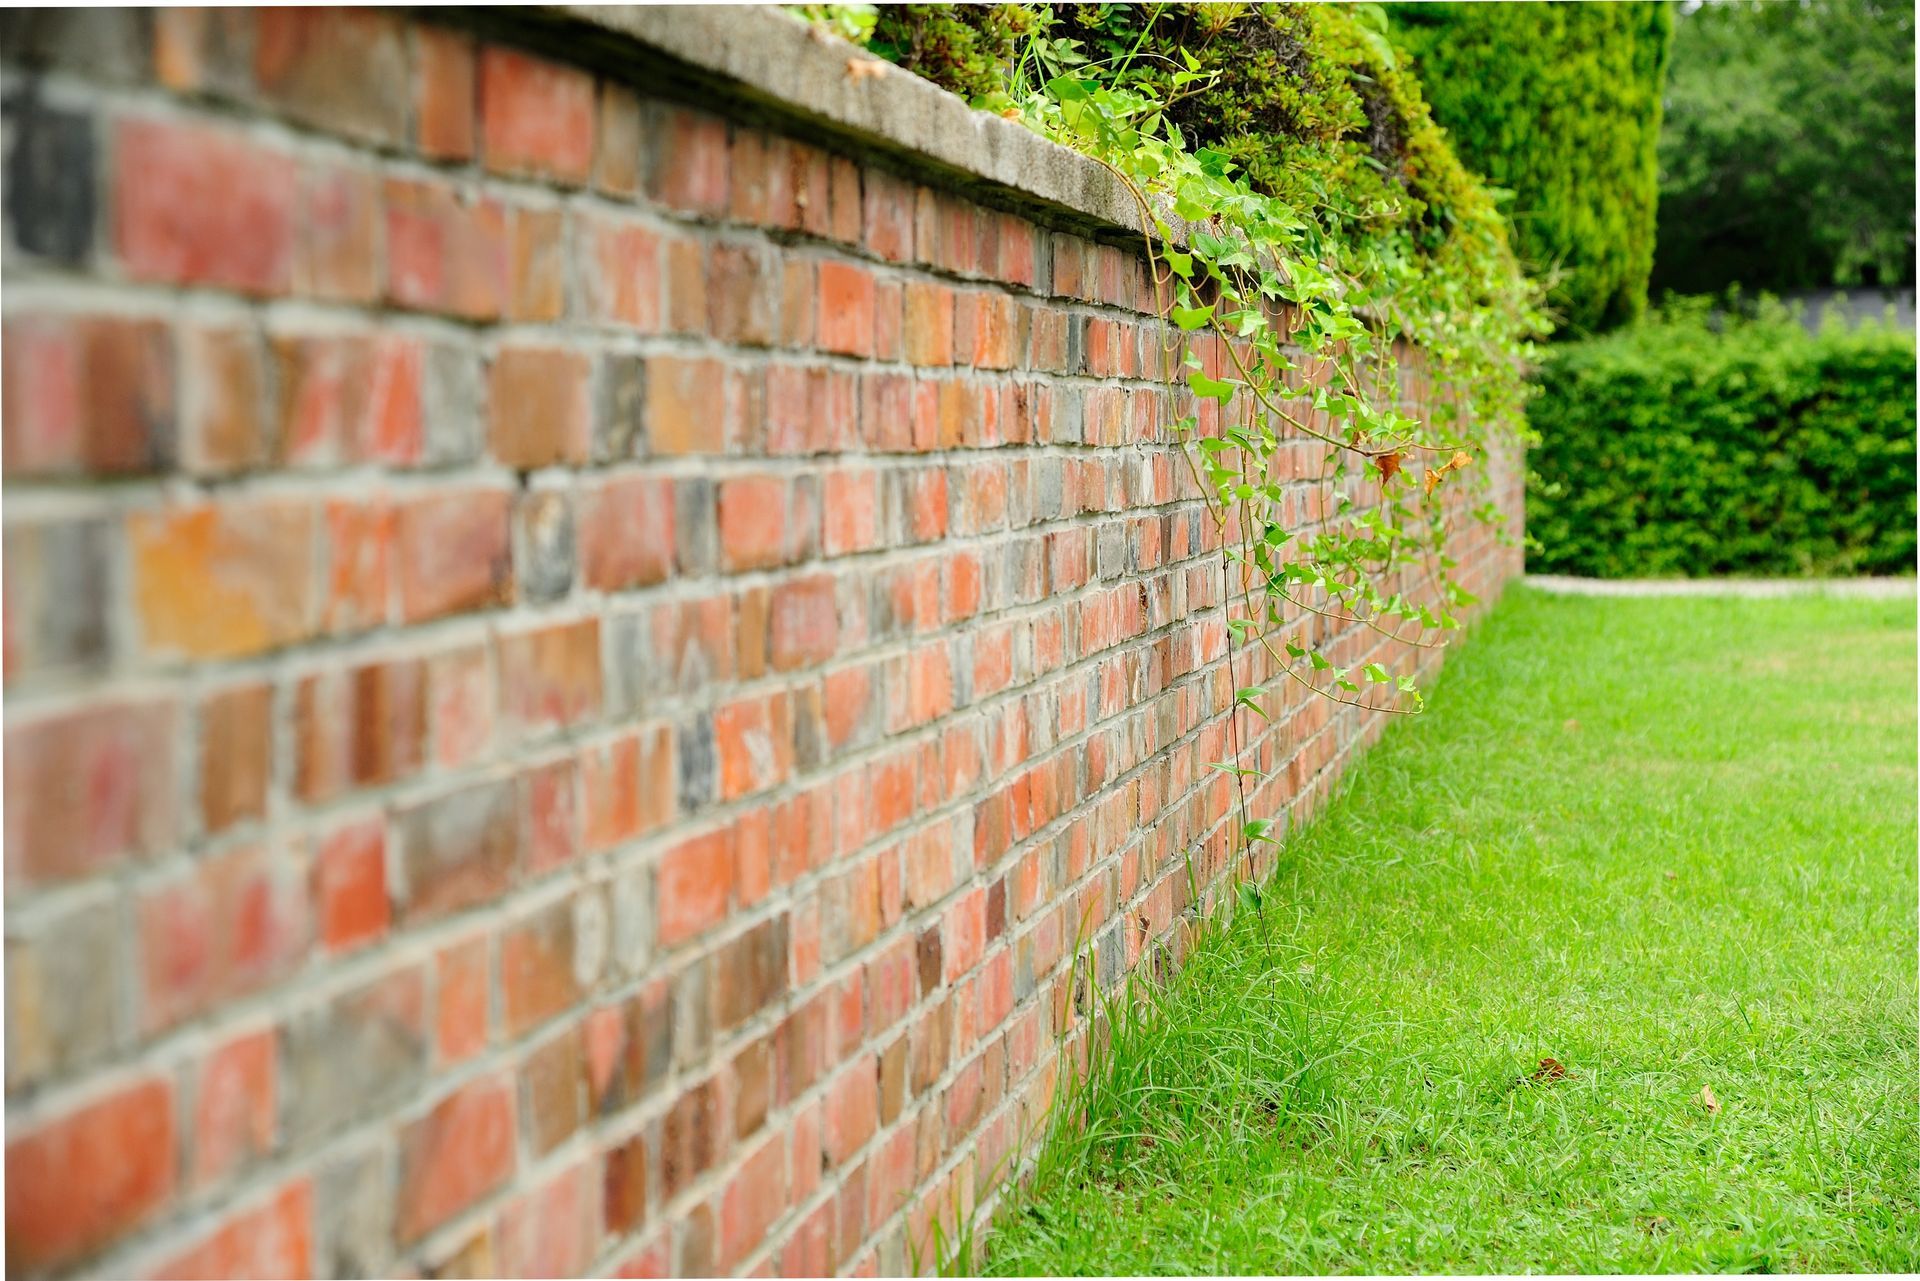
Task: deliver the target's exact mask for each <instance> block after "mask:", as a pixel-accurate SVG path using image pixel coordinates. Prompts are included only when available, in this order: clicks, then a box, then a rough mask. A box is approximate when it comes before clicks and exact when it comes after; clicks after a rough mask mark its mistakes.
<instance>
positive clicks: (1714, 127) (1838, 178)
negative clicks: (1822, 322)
mask: <svg viewBox="0 0 1920 1281" xmlns="http://www.w3.org/2000/svg"><path fill="white" fill-rule="evenodd" d="M1913 35H1914V33H1913V6H1912V4H1911V3H1909V2H1908V0H1899V2H1898V3H1883V2H1882V0H1798V2H1797V3H1754V2H1753V0H1723V2H1721V3H1713V4H1706V5H1701V6H1699V7H1698V8H1696V9H1693V10H1691V11H1683V12H1682V13H1681V15H1680V17H1679V20H1678V24H1677V28H1676V31H1675V36H1674V49H1673V67H1672V72H1671V75H1670V77H1669V80H1668V86H1667V105H1666V125H1665V128H1664V130H1663V132H1662V134H1661V137H1660V172H1661V180H1660V231H1659V244H1658V248H1657V250H1656V254H1655V260H1654V287H1655V288H1656V289H1672V290H1675V291H1677V292H1683V293H1702V292H1711V291H1715V290H1719V289H1721V288H1723V287H1725V286H1726V285H1728V284H1732V283H1735V282H1737V283H1739V284H1742V285H1744V286H1747V287H1748V288H1749V289H1758V288H1764V289H1772V290H1791V289H1805V288H1817V287H1821V286H1827V285H1858V284H1876V285H1895V284H1908V283H1911V282H1912V281H1913V278H1914V275H1913V251H1914V223H1913V204H1914V142H1913V133H1914V111H1913V92H1914V80H1913V63H1914V58H1913Z"/></svg>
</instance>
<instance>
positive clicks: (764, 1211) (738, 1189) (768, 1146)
mask: <svg viewBox="0 0 1920 1281" xmlns="http://www.w3.org/2000/svg"><path fill="white" fill-rule="evenodd" d="M786 1208H787V1144H786V1139H785V1137H784V1136H782V1135H778V1134H776V1135H774V1136H773V1137H771V1138H769V1139H768V1140H767V1141H766V1142H764V1143H762V1144H761V1145H760V1146H759V1148H758V1149H756V1150H755V1151H754V1153H753V1155H752V1156H750V1157H748V1158H747V1159H746V1162H745V1163H744V1164H743V1165H742V1166H741V1167H740V1169H739V1170H738V1171H736V1172H735V1173H734V1175H733V1178H732V1179H731V1180H729V1182H728V1183H727V1190H726V1192H725V1193H723V1194H722V1196H721V1202H720V1260H719V1262H720V1266H721V1267H722V1268H723V1269H725V1270H727V1271H728V1272H733V1271H737V1270H738V1268H739V1265H740V1264H741V1263H742V1262H743V1261H744V1260H745V1259H746V1257H747V1256H748V1255H749V1254H751V1253H752V1252H753V1251H754V1250H755V1249H756V1248H757V1247H758V1246H759V1245H760V1244H761V1242H762V1241H763V1240H764V1239H765V1237H766V1235H767V1229H768V1228H770V1227H772V1226H773V1223H774V1220H775V1219H777V1218H779V1217H780V1215H781V1214H783V1213H784V1212H785V1211H786Z"/></svg>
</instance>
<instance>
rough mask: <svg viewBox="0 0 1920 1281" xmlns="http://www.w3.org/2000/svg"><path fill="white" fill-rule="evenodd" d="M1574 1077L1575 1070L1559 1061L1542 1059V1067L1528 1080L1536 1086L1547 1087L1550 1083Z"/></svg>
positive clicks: (1536, 1069) (1535, 1070)
mask: <svg viewBox="0 0 1920 1281" xmlns="http://www.w3.org/2000/svg"><path fill="white" fill-rule="evenodd" d="M1572 1075H1574V1072H1573V1069H1572V1068H1570V1067H1568V1066H1567V1065H1566V1064H1564V1063H1562V1062H1561V1061H1560V1060H1559V1059H1541V1060H1540V1066H1539V1067H1537V1068H1535V1069H1534V1071H1533V1075H1532V1076H1530V1077H1528V1078H1527V1080H1529V1081H1531V1082H1533V1083H1534V1084H1535V1085H1545V1084H1547V1083H1548V1082H1550V1081H1564V1080H1566V1079H1567V1078H1568V1077H1570V1076H1572Z"/></svg>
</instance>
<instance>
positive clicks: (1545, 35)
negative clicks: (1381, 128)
mask: <svg viewBox="0 0 1920 1281" xmlns="http://www.w3.org/2000/svg"><path fill="white" fill-rule="evenodd" d="M1389 12H1390V14H1391V16H1392V21H1393V31H1392V35H1393V40H1394V42H1395V43H1396V44H1397V45H1399V46H1400V47H1401V48H1402V49H1403V50H1404V51H1405V52H1406V53H1407V54H1408V55H1410V56H1411V58H1412V60H1413V70H1414V73H1415V74H1416V75H1417V76H1418V77H1419V81H1420V84H1421V86H1422V87H1423V88H1424V89H1425V91H1426V95H1427V102H1428V105H1429V106H1430V107H1431V108H1432V110H1433V118H1434V119H1435V120H1437V121H1438V122H1439V123H1440V124H1441V125H1442V126H1444V127H1445V129H1446V130H1447V133H1448V135H1449V136H1450V137H1451V139H1452V142H1453V146H1454V150H1455V151H1456V152H1457V153H1459V155H1460V158H1461V159H1462V160H1463V161H1464V162H1465V163H1466V165H1467V167H1468V168H1470V169H1473V170H1474V171H1476V172H1477V173H1480V174H1482V175H1483V176H1485V177H1486V178H1487V179H1488V180H1489V181H1490V182H1492V183H1494V184H1495V185H1496V186H1499V187H1504V188H1507V189H1508V190H1510V191H1511V192H1512V193H1513V195H1512V198H1511V203H1510V204H1509V205H1508V206H1507V213H1508V216H1509V217H1510V218H1511V219H1512V222H1513V230H1514V241H1515V245H1514V247H1515V249H1516V250H1517V251H1518V252H1519V254H1520V257H1521V260H1522V261H1523V262H1524V263H1526V264H1527V265H1528V267H1529V268H1531V269H1532V270H1534V271H1536V272H1546V271H1550V270H1552V269H1555V268H1558V269H1559V271H1560V272H1561V273H1562V274H1561V277H1560V280H1559V282H1558V283H1557V285H1556V286H1555V288H1554V291H1553V293H1552V294H1551V295H1550V300H1551V301H1552V303H1553V304H1554V305H1555V307H1556V308H1557V309H1558V310H1559V311H1560V312H1561V314H1562V315H1563V316H1564V318H1565V321H1566V328H1567V330H1569V331H1571V332H1573V333H1576V334H1577V333H1580V332H1585V331H1592V330H1596V329H1603V328H1607V327H1609V326H1612V325H1615V324H1618V323H1620V322H1622V321H1625V320H1629V319H1631V318H1633V317H1634V316H1637V315H1638V314H1639V313H1640V311H1641V310H1642V309H1643V308H1644V307H1645V306H1646V299H1647V277H1648V273H1649V271H1650V270H1651V268H1652V264H1653V247H1654V206H1655V202H1656V199H1657V196H1658V190H1659V188H1658V172H1659V171H1658V166H1657V146H1658V140H1659V136H1660V91H1661V85H1662V82H1663V79H1664V77H1665V75H1666V67H1667V52H1668V46H1669V44H1670V43H1671V39H1672V33H1673V14H1672V10H1671V8H1670V6H1668V5H1666V4H1660V3H1620V4H1559V3H1556V4H1398V5H1393V6H1390V8H1389Z"/></svg>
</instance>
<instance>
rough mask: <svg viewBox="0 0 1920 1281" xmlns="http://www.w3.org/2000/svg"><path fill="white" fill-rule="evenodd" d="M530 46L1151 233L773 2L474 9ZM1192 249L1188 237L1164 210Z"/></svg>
mask: <svg viewBox="0 0 1920 1281" xmlns="http://www.w3.org/2000/svg"><path fill="white" fill-rule="evenodd" d="M467 13H468V15H469V17H470V19H471V21H472V22H473V23H474V24H475V25H477V26H480V27H483V28H491V29H493V30H496V31H499V32H501V33H502V34H503V35H510V36H511V37H512V38H513V39H514V40H515V41H516V42H518V43H521V44H523V45H526V46H529V47H532V48H535V49H536V50H542V51H546V52H549V53H552V54H554V55H557V56H561V57H565V58H567V59H569V60H572V61H577V62H583V63H587V64H589V65H593V66H595V67H596V68H597V69H599V70H601V71H602V72H603V73H605V74H608V75H610V76H613V77H615V78H617V79H622V80H624V81H625V82H627V83H629V84H633V85H635V86H637V87H640V88H642V89H643V90H644V91H646V92H650V93H660V94H663V95H665V96H670V97H674V98H677V99H680V100H683V101H686V102H689V103H692V104H694V105H698V106H701V107H703V108H705V109H707V110H711V111H714V112H716V113H717V114H722V115H726V116H729V117H731V118H734V119H738V120H742V121H745V122H748V123H761V124H766V125H770V126H773V127H776V128H779V129H781V130H783V131H785V132H789V133H792V132H800V133H802V134H804V135H807V136H810V137H819V138H821V139H822V140H823V141H825V142H827V143H828V144H829V145H832V146H835V147H837V148H839V149H843V150H847V151H850V152H852V153H853V154H855V155H858V156H860V157H861V158H863V159H869V160H872V161H874V162H875V163H877V164H880V165H881V166H882V167H885V168H889V169H892V170H895V171H897V172H900V173H902V174H904V175H906V176H909V177H913V178H916V179H919V180H921V181H925V182H927V183H929V184H930V185H934V186H939V187H942V188H946V189H951V190H955V191H958V192H960V193H962V194H964V195H967V196H968V197H970V198H972V199H975V200H977V201H979V202H980V203H981V204H985V205H989V206H992V207H996V208H1000V209H1003V210H1006V211H1008V212H1013V213H1018V214H1021V215H1023V216H1025V217H1029V218H1031V219H1033V220H1034V221H1036V222H1039V223H1041V224H1043V225H1047V226H1050V227H1053V228H1054V229H1056V230H1063V231H1071V232H1074V233H1076V234H1080V235H1084V236H1088V237H1089V238H1092V239H1096V240H1101V241H1105V242H1107V243H1111V244H1136V245H1137V244H1138V243H1139V240H1140V236H1141V233H1142V231H1143V230H1144V229H1145V228H1146V227H1147V226H1149V225H1150V223H1149V222H1148V220H1146V219H1145V218H1144V217H1143V216H1142V212H1141V210H1140V207H1139V203H1138V201H1136V200H1135V198H1134V196H1133V194H1132V193H1131V192H1130V191H1129V190H1128V189H1127V186H1126V184H1125V183H1124V182H1122V181H1121V179H1120V178H1119V177H1118V176H1117V175H1115V174H1114V173H1113V172H1112V171H1111V170H1109V169H1108V168H1106V166H1104V165H1102V164H1101V163H1100V162H1098V161H1096V160H1094V159H1092V158H1091V157H1088V156H1084V155H1082V154H1080V153H1079V152H1077V151H1073V150H1071V149H1069V148H1067V147H1063V146H1061V145H1059V144H1058V143H1054V142H1050V141H1048V140H1047V139H1045V138H1042V137H1041V136H1040V135H1038V134H1036V133H1034V132H1033V131H1032V130H1030V129H1028V128H1026V127H1025V126H1023V125H1021V124H1019V123H1017V122H1015V121H1012V120H1008V119H1005V118H1003V117H1000V116H997V115H995V114H993V113H992V112H989V111H977V110H975V109H974V108H972V107H970V106H968V105H967V103H966V102H965V101H964V100H963V99H961V98H960V97H959V96H958V95H956V94H952V93H949V92H947V91H946V90H944V89H942V88H940V87H939V86H937V85H935V84H933V83H932V82H931V81H928V80H923V79H921V78H920V77H919V76H916V75H914V74H913V73H912V72H909V71H905V70H902V69H901V68H899V67H896V66H894V65H893V64H892V63H890V62H887V61H886V60H885V59H883V58H878V57H875V56H874V55H873V54H870V53H868V52H866V51H865V50H864V49H860V48H858V47H856V46H854V45H852V44H849V43H848V42H846V41H845V40H842V39H841V38H839V37H838V36H835V35H833V34H831V33H830V32H826V31H823V30H820V29H818V28H815V27H814V26H812V25H811V24H810V23H808V22H807V21H806V20H804V19H803V18H801V17H799V16H798V15H796V14H792V13H789V12H787V11H785V10H783V9H780V8H777V7H775V6H772V5H543V6H537V7H520V8H501V9H470V10H468V11H467ZM1162 217H1163V218H1164V219H1165V221H1166V222H1167V223H1168V224H1169V226H1170V227H1172V228H1173V230H1174V232H1175V238H1176V240H1179V241H1184V240H1185V239H1186V235H1187V233H1188V230H1189V228H1188V227H1187V226H1186V224H1184V223H1183V222H1182V221H1181V220H1179V219H1178V218H1176V217H1174V216H1173V215H1172V212H1171V210H1163V212H1162Z"/></svg>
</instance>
